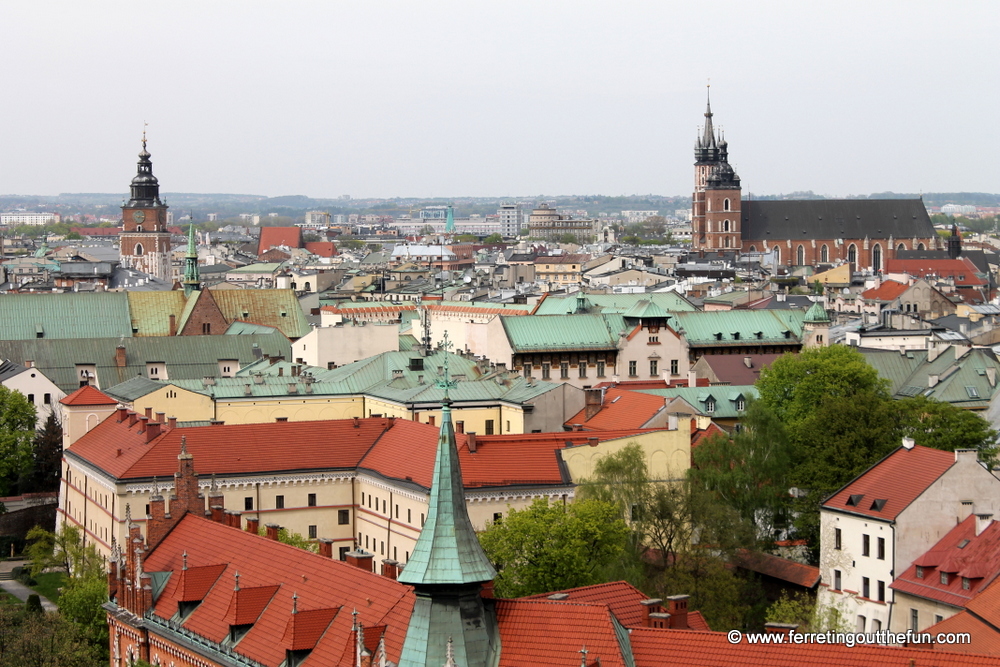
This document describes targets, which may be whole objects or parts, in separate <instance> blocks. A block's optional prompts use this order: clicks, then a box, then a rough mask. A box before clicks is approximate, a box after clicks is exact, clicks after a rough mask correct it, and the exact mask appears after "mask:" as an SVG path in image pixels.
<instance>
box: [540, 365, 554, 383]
mask: <svg viewBox="0 0 1000 667" xmlns="http://www.w3.org/2000/svg"><path fill="white" fill-rule="evenodd" d="M542 379H543V380H550V379H552V364H548V363H543V364H542Z"/></svg>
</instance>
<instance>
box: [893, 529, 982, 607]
mask: <svg viewBox="0 0 1000 667" xmlns="http://www.w3.org/2000/svg"><path fill="white" fill-rule="evenodd" d="M960 544H964V546H959V545H960ZM918 566H919V567H922V568H927V569H929V568H936V570H937V571H936V572H933V573H930V572H928V573H926V574H925V576H924V577H921V578H918V577H917V573H916V569H917V567H918ZM941 572H947V573H949V574H952V575H955V576H951V577H949V578H948V583H947V584H942V583H941V577H940V576H939V573H941ZM998 573H1000V522H996V521H993V522H991V523H990V525H989V526H987V527H986V528H985V529H984V530H983V532H982V533H981V534H979V535H976V517H975V515H969V516H968V517H966V518H965V520H964V521H962V522H961V523H960V524H958V525H957V526H955V527H954V528H952V529H951V530H950V531H948V534H947V535H945V536H944V537H942V538H941V539H940V540H939V541H938V542H937V544H935V545H934V546H933V547H931V548H930V549H929V550H928V551H927V552H926V553H924V554H923V555H922V556H920V557H919V558H917V559H916V560H915V561H913V564H912V565H910V567H909V568H907V570H906V571H905V572H903V573H902V574H900V575H899V576H898V577H897V578H896V579H895V580H894V581H893V582H892V583H891V584H890V585H889V588H892V589H895V590H897V591H901V592H903V593H908V594H910V595H916V596H919V597H922V598H927V599H930V600H936V601H937V602H943V603H944V604H948V605H952V606H954V607H965V606H966V604H968V602H969V600H971V599H972V598H973V597H974V596H975V595H976V594H977V593H979V592H980V591H981V590H983V589H984V588H985V587H986V586H987V585H988V584H989V583H990V582H991V581H993V579H994V577H995V576H996V575H997V574H998ZM963 578H965V579H969V580H972V581H971V582H970V587H969V589H968V590H966V589H965V587H964V585H965V584H964V582H963V581H962V579H963Z"/></svg>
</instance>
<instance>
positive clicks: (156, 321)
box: [125, 290, 185, 336]
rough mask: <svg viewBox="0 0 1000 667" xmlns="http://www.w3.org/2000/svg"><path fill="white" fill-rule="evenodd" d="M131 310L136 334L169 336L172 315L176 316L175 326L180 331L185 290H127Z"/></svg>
mask: <svg viewBox="0 0 1000 667" xmlns="http://www.w3.org/2000/svg"><path fill="white" fill-rule="evenodd" d="M125 294H126V295H127V298H128V307H129V311H130V312H131V314H132V328H133V329H134V330H135V334H134V335H136V336H169V335H170V316H171V315H173V316H174V326H175V327H176V330H177V331H180V326H181V320H182V314H183V312H184V307H185V298H184V292H182V291H181V290H167V291H160V292H126V293H125Z"/></svg>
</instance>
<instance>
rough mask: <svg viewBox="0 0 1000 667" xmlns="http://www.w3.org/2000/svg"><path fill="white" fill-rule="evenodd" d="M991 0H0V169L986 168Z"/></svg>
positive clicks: (613, 172)
mask: <svg viewBox="0 0 1000 667" xmlns="http://www.w3.org/2000/svg"><path fill="white" fill-rule="evenodd" d="M998 19H1000V5H998V4H997V3H996V2H995V1H994V2H963V1H957V2H956V1H952V2H940V1H935V2H930V1H928V0H909V1H907V2H890V1H887V0H869V1H867V2H839V1H838V2H832V1H827V2H822V3H820V2H810V1H805V0H798V1H795V2H752V1H751V2H747V1H743V2H732V3H730V2H721V1H717V2H675V1H666V0H661V1H657V2H652V1H650V2H624V1H621V0H619V1H617V2H586V1H583V0H571V1H567V2H551V1H545V0H528V1H525V2H515V1H512V0H509V1H505V2H477V1H470V0H461V1H450V0H448V1H445V0H423V1H417V0H409V1H400V2H381V1H378V0H362V1H356V0H355V1H352V2H341V1H337V0H309V1H305V0H302V1H295V0H283V1H281V2H277V1H268V2H259V1H247V0H243V1H240V2H229V1H222V0H198V1H194V2H191V1H188V0H168V1H160V2H138V1H135V0H130V1H127V2H109V1H106V0H105V1H102V0H88V1H86V2H80V1H79V0H72V1H63V0H59V1H55V0H48V1H47V0H7V1H5V2H4V3H3V6H2V7H0V25H3V26H4V31H3V38H2V39H0V63H2V65H0V68H2V69H0V71H2V72H3V76H2V78H0V81H2V84H3V97H4V103H3V107H2V112H0V118H2V119H3V122H2V123H0V137H2V140H0V193H5V194H57V193H59V192H119V191H121V192H124V191H126V190H127V186H128V182H129V180H130V179H131V177H132V175H133V174H134V170H135V161H136V153H137V152H138V149H139V140H140V137H141V133H142V127H143V121H146V122H148V123H149V128H148V136H149V150H150V152H151V153H152V154H153V164H154V173H155V174H156V175H157V176H158V177H159V179H160V183H161V185H162V187H163V188H164V189H165V190H166V191H178V192H228V193H252V194H263V195H271V196H275V195H284V194H304V195H309V196H312V197H335V196H339V195H341V194H350V195H352V196H354V197H392V196H417V197H434V196H443V197H449V196H460V195H482V196H489V195H498V196H500V195H508V194H513V195H539V194H549V195H554V194H605V195H619V194H646V193H655V194H664V195H675V194H686V193H689V192H690V191H691V186H692V181H693V176H692V166H691V164H692V148H693V143H694V139H695V136H696V129H697V127H698V126H699V125H700V124H701V122H702V120H703V118H702V113H703V111H704V106H705V84H706V82H707V80H708V79H711V83H712V108H713V111H714V112H715V122H716V125H717V126H721V127H722V128H724V129H725V132H726V138H727V140H728V141H729V146H730V157H731V160H732V162H733V163H734V165H735V166H736V168H737V171H738V172H739V174H740V176H741V177H742V179H743V184H744V192H746V191H747V190H749V191H752V192H754V193H759V194H776V193H781V192H791V191H794V190H813V191H815V192H818V193H822V194H827V195H831V196H836V195H846V194H861V193H870V192H881V191H887V190H892V191H896V192H919V191H923V192H930V191H988V192H998V191H1000V179H998V174H1000V167H998V164H1000V162H998V155H1000V150H998V149H1000V138H998V137H1000V134H998V132H997V127H996V126H997V121H996V114H997V110H998V109H1000V104H998V96H1000V93H998V90H1000V87H998V83H1000V76H998V74H1000V72H998V70H1000V65H998V62H1000V61H998V58H997V50H998V48H1000V46H998V44H997V40H998V35H1000V31H998V30H997V28H998V23H1000V20H998Z"/></svg>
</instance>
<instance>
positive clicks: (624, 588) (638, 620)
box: [521, 581, 649, 627]
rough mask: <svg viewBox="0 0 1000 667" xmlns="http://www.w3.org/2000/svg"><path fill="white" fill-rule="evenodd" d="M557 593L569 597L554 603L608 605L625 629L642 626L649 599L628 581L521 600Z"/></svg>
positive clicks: (536, 597)
mask: <svg viewBox="0 0 1000 667" xmlns="http://www.w3.org/2000/svg"><path fill="white" fill-rule="evenodd" d="M556 593H566V594H567V595H569V597H568V598H566V599H565V600H553V602H563V603H568V602H574V603H575V602H584V603H599V604H606V605H607V606H608V607H609V608H610V609H611V613H612V614H614V615H615V618H617V619H618V622H619V623H621V624H622V625H624V626H625V627H631V626H637V625H641V624H642V621H643V617H644V614H643V612H644V607H643V606H642V604H641V602H642V601H643V600H645V599H647V598H648V597H649V596H648V595H646V594H645V593H643V592H642V591H640V590H639V589H638V588H636V587H635V586H633V585H632V584H630V583H628V582H627V581H612V582H610V583H607V584H595V585H594V586H581V587H579V588H567V589H565V590H561V591H551V592H549V593H539V594H538V595H529V596H528V597H525V598H521V599H522V600H545V599H547V598H548V597H549V596H550V595H554V594H556Z"/></svg>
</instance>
